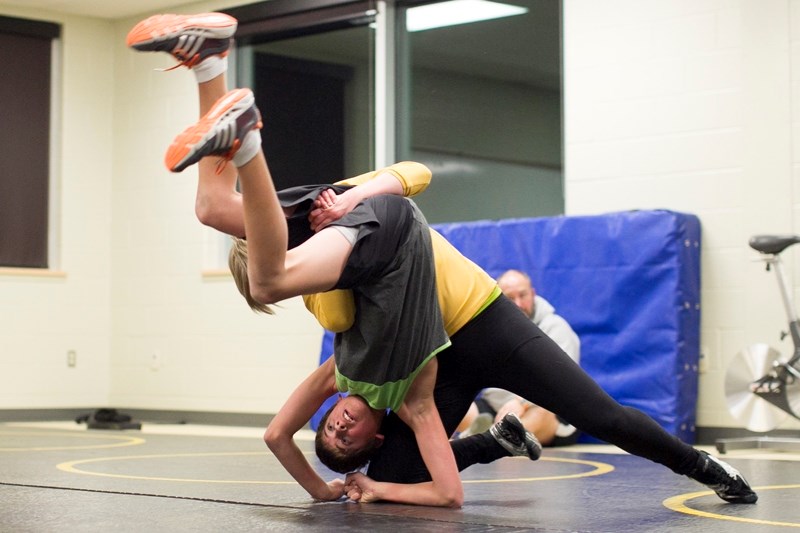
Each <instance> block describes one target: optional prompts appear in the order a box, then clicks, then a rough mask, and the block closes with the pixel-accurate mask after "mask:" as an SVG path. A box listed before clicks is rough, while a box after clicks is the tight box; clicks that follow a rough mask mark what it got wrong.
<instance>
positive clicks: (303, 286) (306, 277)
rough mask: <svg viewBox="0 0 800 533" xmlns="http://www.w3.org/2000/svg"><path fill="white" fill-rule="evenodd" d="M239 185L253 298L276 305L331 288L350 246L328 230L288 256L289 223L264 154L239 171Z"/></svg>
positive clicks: (336, 232) (259, 151) (345, 259)
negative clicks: (276, 303) (291, 298)
mask: <svg viewBox="0 0 800 533" xmlns="http://www.w3.org/2000/svg"><path fill="white" fill-rule="evenodd" d="M257 134H258V133H257V132H252V133H251V135H257ZM239 179H240V184H241V188H242V198H243V207H244V223H245V229H246V232H247V248H248V268H247V271H248V278H249V281H250V292H251V294H252V295H253V297H254V298H255V299H256V300H258V301H261V302H263V303H274V302H278V301H280V300H283V299H286V298H289V297H292V296H298V295H301V294H310V293H314V292H321V291H326V290H328V289H330V288H331V287H333V286H334V285H335V284H336V282H337V281H338V280H339V277H340V276H341V273H342V271H343V270H344V267H345V264H346V262H347V258H348V257H349V256H350V251H351V250H352V245H351V244H350V242H349V241H348V240H347V239H346V238H345V237H344V236H343V235H342V234H341V233H339V231H337V230H336V229H333V228H325V229H322V230H321V231H319V232H318V233H316V234H315V235H314V236H313V237H311V238H310V239H309V240H308V241H306V242H304V243H303V244H301V245H300V246H298V247H296V248H293V249H292V250H290V251H287V250H286V248H287V243H288V231H287V227H286V218H285V216H284V213H283V209H282V208H281V205H280V203H279V202H278V196H277V193H276V191H275V185H274V183H273V182H272V177H271V175H270V173H269V168H268V167H267V162H266V160H265V158H264V153H263V152H262V151H261V150H260V149H259V150H258V153H257V154H256V156H255V157H254V158H253V159H251V160H250V161H248V162H247V163H245V164H244V165H242V166H241V167H239Z"/></svg>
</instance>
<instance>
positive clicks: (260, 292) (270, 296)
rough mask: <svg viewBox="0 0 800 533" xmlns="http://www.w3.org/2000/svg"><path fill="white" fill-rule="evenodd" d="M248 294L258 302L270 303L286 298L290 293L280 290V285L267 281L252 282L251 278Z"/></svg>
mask: <svg viewBox="0 0 800 533" xmlns="http://www.w3.org/2000/svg"><path fill="white" fill-rule="evenodd" d="M250 296H251V297H252V298H253V300H255V301H256V302H258V303H260V304H263V305H271V304H276V303H278V302H280V301H281V300H284V299H286V298H288V297H289V296H290V295H287V294H284V293H283V292H282V291H281V290H280V286H276V285H275V284H272V283H268V282H260V283H258V282H257V283H254V282H253V281H252V278H251V281H250Z"/></svg>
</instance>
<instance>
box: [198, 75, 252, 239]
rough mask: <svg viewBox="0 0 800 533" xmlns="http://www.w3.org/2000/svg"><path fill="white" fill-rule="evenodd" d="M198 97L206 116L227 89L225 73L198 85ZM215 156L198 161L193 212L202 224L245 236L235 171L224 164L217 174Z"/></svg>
mask: <svg viewBox="0 0 800 533" xmlns="http://www.w3.org/2000/svg"><path fill="white" fill-rule="evenodd" d="M197 89H198V95H199V98H200V116H201V117H202V116H203V115H205V114H206V113H207V112H208V111H209V110H210V109H211V107H212V106H213V105H214V103H215V102H216V101H217V100H219V99H220V98H222V97H223V96H224V95H225V93H226V92H228V88H227V81H226V78H225V74H224V73H223V74H220V75H219V76H217V77H216V78H213V79H211V80H209V81H207V82H204V83H199V84H198V85H197ZM218 163H219V158H218V157H204V158H203V159H202V160H200V162H199V163H198V170H199V180H198V182H197V197H196V199H195V214H196V215H197V219H198V220H199V221H200V222H201V223H202V224H204V225H206V226H210V227H212V228H214V229H216V230H219V231H221V232H223V233H227V234H228V235H233V236H235V237H244V236H245V231H244V211H243V208H242V195H241V194H239V192H238V191H237V190H236V178H237V171H236V167H235V166H233V165H225V166H224V167H223V168H222V171H221V172H220V173H219V174H217V165H218Z"/></svg>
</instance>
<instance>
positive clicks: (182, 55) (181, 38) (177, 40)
mask: <svg viewBox="0 0 800 533" xmlns="http://www.w3.org/2000/svg"><path fill="white" fill-rule="evenodd" d="M237 26H238V21H237V20H236V19H235V18H233V17H231V16H230V15H226V14H225V13H200V14H198V15H153V16H152V17H148V18H146V19H144V20H143V21H141V22H139V23H138V24H137V25H136V26H134V27H133V29H131V31H130V32H128V38H127V39H126V41H125V42H126V44H127V45H128V46H129V47H131V48H134V49H135V50H140V51H143V52H167V53H168V54H171V55H172V56H173V57H175V58H176V59H177V60H178V61H180V64H179V65H183V66H186V67H188V68H192V67H193V66H194V65H196V64H198V63H200V62H202V61H203V60H204V59H205V58H207V57H209V56H213V55H218V56H221V57H225V56H227V55H228V51H229V49H230V46H231V41H232V38H233V34H234V33H236V27H237Z"/></svg>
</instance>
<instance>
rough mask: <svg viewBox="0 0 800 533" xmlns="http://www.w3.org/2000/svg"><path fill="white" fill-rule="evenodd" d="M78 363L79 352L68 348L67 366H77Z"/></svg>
mask: <svg viewBox="0 0 800 533" xmlns="http://www.w3.org/2000/svg"><path fill="white" fill-rule="evenodd" d="M77 364H78V354H77V352H75V350H67V366H68V367H69V368H75V365H77Z"/></svg>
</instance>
